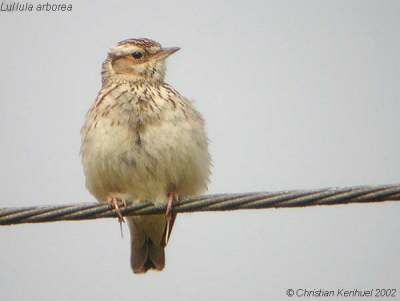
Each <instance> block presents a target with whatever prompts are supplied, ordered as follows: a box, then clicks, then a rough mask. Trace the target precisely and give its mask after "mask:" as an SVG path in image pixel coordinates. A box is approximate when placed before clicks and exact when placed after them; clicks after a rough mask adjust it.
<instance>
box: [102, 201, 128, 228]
mask: <svg viewBox="0 0 400 301" xmlns="http://www.w3.org/2000/svg"><path fill="white" fill-rule="evenodd" d="M107 203H108V204H110V206H111V208H113V209H114V210H115V212H116V213H117V215H118V222H119V223H120V224H122V223H125V218H124V216H123V215H122V213H121V209H125V208H126V207H127V204H126V200H121V199H119V198H116V197H110V198H108V199H107Z"/></svg>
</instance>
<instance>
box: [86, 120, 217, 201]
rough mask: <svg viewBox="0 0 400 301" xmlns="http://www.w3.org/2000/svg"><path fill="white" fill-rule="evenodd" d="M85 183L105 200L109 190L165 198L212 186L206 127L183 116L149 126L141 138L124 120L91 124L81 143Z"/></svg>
mask: <svg viewBox="0 0 400 301" xmlns="http://www.w3.org/2000/svg"><path fill="white" fill-rule="evenodd" d="M82 161H83V165H84V170H85V175H86V185H87V187H88V189H89V190H90V191H91V193H93V195H94V196H95V197H96V198H97V199H98V200H99V201H104V200H105V199H106V198H107V197H109V196H117V197H121V198H124V199H126V198H128V200H148V201H153V202H155V203H163V202H165V201H166V199H167V193H168V192H177V193H178V194H180V195H181V196H187V195H193V194H197V193H201V192H202V191H204V190H205V189H206V187H207V182H208V177H209V162H210V158H209V154H208V150H207V138H206V136H205V133H204V129H203V127H202V126H200V125H199V124H198V123H196V122H192V121H190V120H187V119H184V118H179V119H174V122H171V120H170V119H168V118H167V119H166V120H160V121H158V122H154V123H152V124H149V125H147V126H145V127H144V128H143V129H142V130H141V132H140V142H139V140H138V137H137V135H136V133H135V131H134V130H133V129H132V128H129V126H128V125H127V124H126V123H125V124H121V125H118V126H116V125H115V124H114V125H111V121H110V120H109V119H107V118H104V119H102V120H100V121H99V122H98V124H97V126H96V128H92V129H91V130H90V132H89V134H88V135H87V139H86V141H85V142H84V144H83V146H82Z"/></svg>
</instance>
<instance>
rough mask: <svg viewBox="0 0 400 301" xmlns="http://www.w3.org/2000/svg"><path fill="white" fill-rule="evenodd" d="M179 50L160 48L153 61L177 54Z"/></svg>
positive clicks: (177, 48)
mask: <svg viewBox="0 0 400 301" xmlns="http://www.w3.org/2000/svg"><path fill="white" fill-rule="evenodd" d="M179 49H180V48H179V47H169V48H161V50H160V51H159V52H157V53H156V54H155V55H154V56H153V59H155V60H162V59H165V58H167V57H169V56H170V55H171V54H173V53H175V52H177V51H178V50H179Z"/></svg>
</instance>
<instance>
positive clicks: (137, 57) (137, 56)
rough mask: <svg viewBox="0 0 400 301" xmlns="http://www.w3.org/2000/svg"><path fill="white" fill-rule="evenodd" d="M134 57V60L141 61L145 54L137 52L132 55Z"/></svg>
mask: <svg viewBox="0 0 400 301" xmlns="http://www.w3.org/2000/svg"><path fill="white" fill-rule="evenodd" d="M132 57H133V58H134V59H137V60H138V59H141V58H142V57H143V52H140V51H135V52H133V53H132Z"/></svg>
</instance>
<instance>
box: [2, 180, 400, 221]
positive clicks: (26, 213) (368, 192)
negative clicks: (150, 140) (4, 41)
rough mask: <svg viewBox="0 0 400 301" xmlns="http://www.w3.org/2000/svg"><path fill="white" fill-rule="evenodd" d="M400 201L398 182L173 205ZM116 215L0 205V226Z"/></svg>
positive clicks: (80, 208) (126, 211)
mask: <svg viewBox="0 0 400 301" xmlns="http://www.w3.org/2000/svg"><path fill="white" fill-rule="evenodd" d="M399 200H400V184H393V185H381V186H358V187H345V188H325V189H317V190H294V191H279V192H251V193H236V194H214V195H203V196H198V197H192V198H187V199H184V200H181V201H178V202H176V203H175V204H174V208H173V211H174V212H177V213H183V212H197V211H226V210H239V209H266V208H284V207H309V206H318V205H337V204H347V203H369V202H384V201H399ZM127 201H128V205H127V207H125V208H121V214H122V215H123V216H129V215H147V214H163V213H165V210H166V206H165V205H163V206H155V205H154V204H152V203H151V202H132V203H130V202H129V200H127ZM106 217H107V218H112V217H114V218H115V217H118V215H117V212H116V211H115V209H114V208H113V207H112V206H111V205H108V204H98V203H82V204H70V205H61V206H35V207H21V208H0V225H15V224H24V223H44V222H55V221H67V220H68V221H76V220H88V219H97V218H106Z"/></svg>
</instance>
